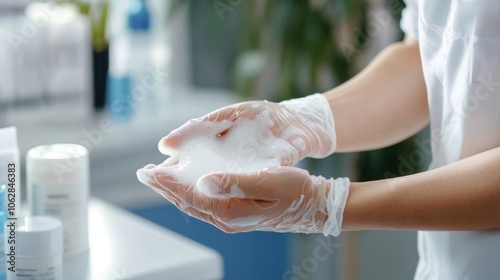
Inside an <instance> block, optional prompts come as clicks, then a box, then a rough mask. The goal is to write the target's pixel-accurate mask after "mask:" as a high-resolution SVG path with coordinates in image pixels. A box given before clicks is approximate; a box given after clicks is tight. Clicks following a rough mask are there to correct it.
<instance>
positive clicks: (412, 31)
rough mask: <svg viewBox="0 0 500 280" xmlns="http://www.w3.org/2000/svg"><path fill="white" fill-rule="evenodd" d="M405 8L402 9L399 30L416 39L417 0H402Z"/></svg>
mask: <svg viewBox="0 0 500 280" xmlns="http://www.w3.org/2000/svg"><path fill="white" fill-rule="evenodd" d="M404 2H405V4H406V8H404V9H403V12H402V17H401V23H400V25H401V30H403V32H404V33H405V34H406V35H408V36H410V37H412V38H414V39H418V0H404Z"/></svg>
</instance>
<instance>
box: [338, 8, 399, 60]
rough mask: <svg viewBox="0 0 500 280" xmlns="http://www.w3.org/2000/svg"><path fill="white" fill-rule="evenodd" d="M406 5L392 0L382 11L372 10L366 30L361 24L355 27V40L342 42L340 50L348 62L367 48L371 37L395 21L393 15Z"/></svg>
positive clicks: (376, 35)
mask: <svg viewBox="0 0 500 280" xmlns="http://www.w3.org/2000/svg"><path fill="white" fill-rule="evenodd" d="M403 8H404V6H403V4H402V3H401V1H398V0H390V1H389V3H388V4H387V9H383V10H380V11H373V10H372V11H370V12H369V13H368V15H369V16H370V19H369V20H368V22H367V23H366V32H365V31H363V30H362V29H361V28H360V27H359V26H357V27H355V28H354V33H355V36H354V37H355V38H356V40H355V41H354V42H352V43H351V42H349V43H348V42H345V41H344V42H342V43H340V50H341V51H342V53H343V54H344V56H345V58H346V60H347V62H351V58H352V57H353V56H355V55H356V54H358V53H360V52H361V51H362V50H363V49H365V48H366V47H367V46H368V44H369V42H370V39H371V38H375V37H378V36H380V34H381V33H382V32H383V31H384V30H385V29H386V28H387V27H388V26H389V25H390V24H391V23H393V22H394V21H393V16H394V15H397V14H399V13H401V11H402V10H403Z"/></svg>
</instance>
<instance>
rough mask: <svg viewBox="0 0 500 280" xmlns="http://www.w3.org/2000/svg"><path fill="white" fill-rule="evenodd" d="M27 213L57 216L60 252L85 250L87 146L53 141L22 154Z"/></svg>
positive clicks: (71, 253) (75, 252) (87, 189)
mask: <svg viewBox="0 0 500 280" xmlns="http://www.w3.org/2000/svg"><path fill="white" fill-rule="evenodd" d="M26 178H27V194H28V205H29V209H30V214H31V215H33V216H36V215H44V216H51V217H55V218H58V219H59V220H61V222H62V225H63V234H64V255H65V256H70V255H74V254H78V253H83V252H86V251H87V250H88V196H89V162H88V152H87V149H86V148H85V147H83V146H80V145H74V144H55V145H47V146H39V147H36V148H33V149H31V150H30V151H29V152H28V154H27V155H26Z"/></svg>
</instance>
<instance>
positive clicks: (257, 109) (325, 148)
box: [158, 94, 336, 166]
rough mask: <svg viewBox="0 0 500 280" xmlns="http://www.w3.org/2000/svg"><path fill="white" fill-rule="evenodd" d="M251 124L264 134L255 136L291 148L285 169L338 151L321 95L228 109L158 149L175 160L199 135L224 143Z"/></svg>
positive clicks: (193, 124) (196, 121) (165, 140)
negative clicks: (268, 137) (239, 128)
mask: <svg viewBox="0 0 500 280" xmlns="http://www.w3.org/2000/svg"><path fill="white" fill-rule="evenodd" d="M248 120H251V121H254V122H255V123H258V125H259V127H260V128H259V129H260V130H261V131H259V132H258V133H257V135H256V136H261V135H263V136H265V135H271V134H269V133H272V134H273V135H274V136H275V137H278V138H281V139H285V140H286V141H287V142H288V143H289V144H290V147H291V148H290V149H289V150H288V151H286V152H285V153H283V154H282V156H281V157H282V158H280V162H281V164H282V165H285V166H291V165H295V164H296V163H297V162H298V161H300V160H301V159H303V158H304V157H307V156H308V157H314V158H322V157H326V156H328V155H330V154H332V153H333V152H334V151H335V147H336V136H335V126H334V121H333V115H332V112H331V109H330V106H329V104H328V101H327V99H326V98H325V97H324V96H323V95H322V94H314V95H310V96H307V97H304V98H298V99H292V100H289V101H285V102H281V103H273V102H267V101H249V102H243V103H238V104H234V105H231V106H227V107H224V108H222V109H219V110H217V111H214V112H212V113H210V114H208V115H206V116H204V117H202V118H200V119H194V120H190V121H188V122H187V123H186V124H184V125H183V126H181V127H180V128H178V129H176V130H174V131H172V132H171V133H170V134H169V135H167V136H166V137H164V138H163V139H162V140H161V141H160V143H159V145H158V146H159V149H160V151H161V152H162V153H163V154H166V155H171V156H173V155H175V154H176V149H178V148H179V147H180V146H181V145H182V144H183V143H184V142H185V141H186V140H188V139H189V138H192V137H196V135H197V134H201V133H207V131H211V133H213V137H214V139H221V137H224V136H225V135H226V134H228V132H229V131H230V130H231V129H232V128H233V127H235V126H236V125H237V124H238V123H239V122H241V121H245V122H248ZM221 124H222V125H221ZM207 125H212V126H213V127H214V128H217V132H215V133H214V132H213V130H211V129H207Z"/></svg>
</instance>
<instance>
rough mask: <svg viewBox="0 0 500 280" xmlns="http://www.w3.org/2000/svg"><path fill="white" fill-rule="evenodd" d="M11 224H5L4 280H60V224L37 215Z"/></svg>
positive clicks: (61, 237)
mask: <svg viewBox="0 0 500 280" xmlns="http://www.w3.org/2000/svg"><path fill="white" fill-rule="evenodd" d="M13 223H14V222H12V221H6V222H5V225H4V230H5V235H4V248H3V249H4V251H5V253H6V254H7V280H23V279H44V280H62V275H63V274H62V269H63V267H62V254H63V236H62V225H61V221H59V220H58V219H55V218H52V217H44V216H39V217H26V218H23V219H21V220H18V221H16V222H15V225H13ZM13 240H14V242H13Z"/></svg>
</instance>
